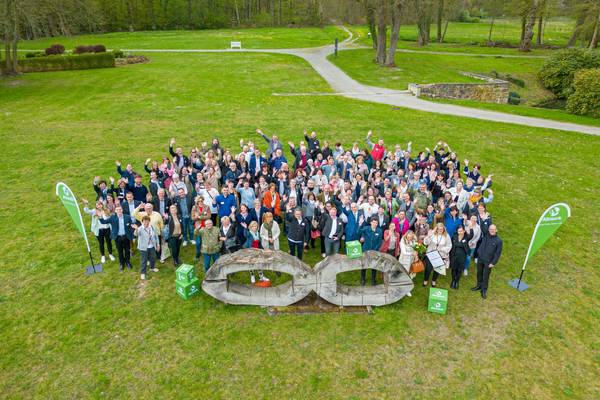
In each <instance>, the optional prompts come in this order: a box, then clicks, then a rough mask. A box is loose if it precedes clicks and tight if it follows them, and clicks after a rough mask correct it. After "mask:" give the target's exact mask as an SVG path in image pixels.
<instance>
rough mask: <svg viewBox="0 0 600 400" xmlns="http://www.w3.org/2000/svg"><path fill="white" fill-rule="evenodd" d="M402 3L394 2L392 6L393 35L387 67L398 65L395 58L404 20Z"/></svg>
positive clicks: (386, 61) (386, 60)
mask: <svg viewBox="0 0 600 400" xmlns="http://www.w3.org/2000/svg"><path fill="white" fill-rule="evenodd" d="M402 1H403V0H394V3H393V5H392V33H391V34H390V47H389V49H388V53H387V58H386V59H385V65H386V66H388V67H393V66H395V65H396V63H395V62H394V56H395V55H396V48H397V47H398V38H399V37H400V21H401V19H402Z"/></svg>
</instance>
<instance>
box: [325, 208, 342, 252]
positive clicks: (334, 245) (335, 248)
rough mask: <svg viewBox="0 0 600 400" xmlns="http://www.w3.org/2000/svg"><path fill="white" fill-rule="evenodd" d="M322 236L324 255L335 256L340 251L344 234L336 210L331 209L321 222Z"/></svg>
mask: <svg viewBox="0 0 600 400" xmlns="http://www.w3.org/2000/svg"><path fill="white" fill-rule="evenodd" d="M322 224H323V226H322V229H321V232H322V235H323V240H325V254H327V255H328V256H331V255H334V254H337V253H338V252H339V251H340V242H341V240H342V235H343V234H344V224H343V223H342V219H341V218H339V217H338V215H337V209H336V208H335V207H331V209H329V213H328V214H327V215H326V216H325V218H324V219H323V220H322Z"/></svg>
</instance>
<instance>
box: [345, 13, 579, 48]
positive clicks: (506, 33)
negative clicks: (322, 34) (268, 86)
mask: <svg viewBox="0 0 600 400" xmlns="http://www.w3.org/2000/svg"><path fill="white" fill-rule="evenodd" d="M490 22H491V20H482V21H481V22H477V23H468V22H454V21H451V22H450V23H449V24H448V29H447V31H446V36H445V38H444V43H442V44H438V43H431V44H430V45H429V46H425V47H422V49H423V50H429V49H435V48H443V47H444V46H446V47H447V48H449V49H452V48H453V47H454V48H455V47H457V46H461V45H462V46H465V48H467V47H468V46H469V45H475V46H478V45H480V44H483V43H485V42H487V40H488V34H489V31H490ZM574 26H575V21H573V20H570V19H551V20H549V21H546V23H545V24H544V41H543V43H544V44H545V45H552V46H564V45H565V44H566V43H567V41H568V40H569V38H570V36H571V33H572V32H573V28H574ZM352 29H353V32H355V33H357V34H358V36H359V37H360V39H359V42H360V43H361V44H364V45H367V46H368V45H371V43H372V41H371V38H370V37H368V36H367V32H368V28H367V27H364V26H354V27H352ZM388 34H389V33H388ZM436 34H437V31H436V27H435V26H434V25H432V29H431V35H432V36H431V37H432V39H433V41H435V40H436ZM535 35H537V25H536V29H535ZM520 38H521V25H520V22H519V21H518V20H516V19H509V18H505V19H497V20H496V21H495V22H494V29H493V31H492V40H493V41H495V42H503V43H508V44H511V45H515V46H516V45H518V44H519V40H520ZM533 40H534V43H535V40H536V36H534V39H533ZM400 41H401V42H400V43H401V44H402V45H401V46H405V45H410V44H409V43H408V42H416V41H417V27H416V25H403V26H401V27H400ZM415 47H416V46H415ZM475 48H476V47H475ZM496 50H497V51H507V52H515V54H516V53H518V51H517V50H516V49H509V48H505V49H502V48H497V49H496ZM538 52H540V53H543V52H544V50H543V49H536V50H534V51H533V54H538Z"/></svg>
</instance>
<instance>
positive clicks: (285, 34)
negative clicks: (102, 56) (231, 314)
mask: <svg viewBox="0 0 600 400" xmlns="http://www.w3.org/2000/svg"><path fill="white" fill-rule="evenodd" d="M336 37H338V38H339V39H340V40H341V39H343V38H345V37H346V33H345V32H344V31H342V30H341V29H340V28H338V27H336V26H331V25H330V26H325V27H324V28H293V29H290V28H251V29H219V30H199V31H154V32H153V31H146V32H113V33H105V34H95V35H80V36H73V37H53V38H44V39H38V40H29V41H22V42H21V43H20V44H19V48H20V49H23V50H25V49H34V50H39V49H45V48H46V47H48V46H50V45H51V44H53V43H60V44H62V45H64V46H65V48H66V49H67V50H72V49H74V48H75V46H78V45H89V44H103V45H105V46H106V47H107V48H112V49H134V48H135V49H225V48H229V44H230V42H231V41H241V42H242V46H243V47H244V48H248V49H260V48H295V47H315V46H322V45H325V44H331V43H333V41H334V40H335V38H336Z"/></svg>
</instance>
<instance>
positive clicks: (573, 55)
mask: <svg viewBox="0 0 600 400" xmlns="http://www.w3.org/2000/svg"><path fill="white" fill-rule="evenodd" d="M599 67H600V53H598V52H593V51H590V50H583V49H577V48H574V49H565V50H560V51H558V52H557V53H556V54H554V55H552V56H551V57H550V58H548V59H547V60H546V61H545V62H544V65H543V66H542V69H541V70H540V72H539V73H538V76H539V78H540V80H541V81H542V84H543V85H544V87H546V88H547V89H548V90H550V91H551V92H552V93H554V94H555V95H556V97H558V98H559V99H566V98H567V97H569V95H570V94H571V93H572V92H573V77H574V75H575V72H577V71H579V70H581V69H586V68H599Z"/></svg>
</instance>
